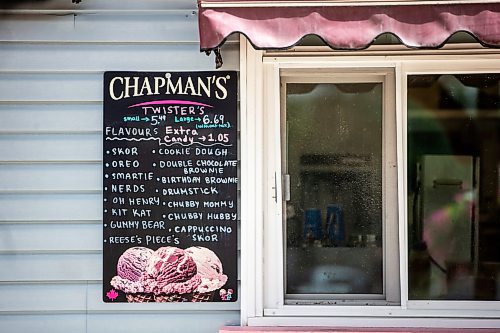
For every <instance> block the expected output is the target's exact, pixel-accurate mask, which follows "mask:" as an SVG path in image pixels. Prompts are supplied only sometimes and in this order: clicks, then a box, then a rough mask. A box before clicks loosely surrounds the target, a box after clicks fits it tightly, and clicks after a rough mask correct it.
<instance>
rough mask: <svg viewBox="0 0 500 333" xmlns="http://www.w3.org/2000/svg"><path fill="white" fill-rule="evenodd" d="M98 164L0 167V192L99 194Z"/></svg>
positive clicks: (100, 186) (100, 174) (100, 173)
mask: <svg viewBox="0 0 500 333" xmlns="http://www.w3.org/2000/svg"><path fill="white" fill-rule="evenodd" d="M101 188H102V166H101V164H100V163H94V164H90V163H85V164H78V163H69V164H53V163H37V164H0V192H1V191H9V192H10V191H36V190H43V191H52V190H55V191H100V190H101Z"/></svg>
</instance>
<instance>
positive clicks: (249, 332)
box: [219, 326, 500, 333]
mask: <svg viewBox="0 0 500 333" xmlns="http://www.w3.org/2000/svg"><path fill="white" fill-rule="evenodd" d="M457 331H460V332H467V333H468V332H470V333H472V332H477V333H499V332H500V329H498V328H460V329H457V328H404V327H401V328H397V327H396V328H392V327H391V328H378V327H377V328H365V327H363V328H353V327H261V326H252V327H249V326H245V327H240V326H226V327H222V328H221V329H220V330H219V333H235V332H245V333H451V332H457Z"/></svg>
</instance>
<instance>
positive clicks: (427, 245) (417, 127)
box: [407, 74, 500, 300]
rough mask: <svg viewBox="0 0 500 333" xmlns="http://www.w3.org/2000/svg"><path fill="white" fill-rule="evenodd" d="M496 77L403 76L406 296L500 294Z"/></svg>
mask: <svg viewBox="0 0 500 333" xmlns="http://www.w3.org/2000/svg"><path fill="white" fill-rule="evenodd" d="M499 81H500V75H499V74H464V75H451V74H446V75H411V76H408V100H407V107H408V173H407V177H408V179H407V181H408V223H409V225H408V230H409V254H408V256H409V260H408V261H409V276H408V279H409V290H408V291H409V299H411V300H500V251H499V250H498V243H499V241H500V219H499V216H500V211H499V201H500V195H499V193H500V192H499V190H500V186H499V185H500V177H499V168H500V164H499V155H500V146H499V142H500V140H499V137H500V131H499V130H500V111H499V108H500V86H499Z"/></svg>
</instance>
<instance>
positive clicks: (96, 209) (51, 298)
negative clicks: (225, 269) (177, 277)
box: [0, 0, 240, 333]
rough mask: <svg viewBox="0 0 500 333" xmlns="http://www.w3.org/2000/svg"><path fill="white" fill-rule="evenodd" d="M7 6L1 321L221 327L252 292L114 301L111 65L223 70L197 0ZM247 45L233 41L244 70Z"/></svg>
mask: <svg viewBox="0 0 500 333" xmlns="http://www.w3.org/2000/svg"><path fill="white" fill-rule="evenodd" d="M19 3H20V4H19V6H17V7H11V8H8V9H0V267H1V269H0V331H1V332H6V333H14V332H23V333H27V332H40V333H42V332H50V333H58V332H64V333H66V332H76V333H79V332H92V333H94V332H95V333H97V332H138V331H147V332H169V333H175V332H193V333H205V332H217V331H218V329H219V327H221V326H224V325H238V324H239V322H240V302H239V301H238V302H236V303H211V304H209V303H196V304H105V303H103V302H102V300H101V298H102V292H101V288H102V116H103V115H102V107H103V106H102V98H103V96H102V90H103V89H102V84H103V83H102V82H103V73H104V72H105V71H119V70H122V71H202V70H214V68H215V61H214V56H213V55H211V56H209V57H207V56H206V55H205V54H204V53H200V52H199V43H198V24H197V13H196V1H195V0H168V1H165V0H161V1H160V0H148V1H132V0H128V1H119V0H107V1H104V0H102V1H98V0H94V1H93V0H83V1H82V2H81V3H80V4H72V3H71V1H70V0H52V1H32V2H31V1H22V2H19ZM238 48H239V46H238V43H237V42H236V43H235V42H229V43H227V44H226V46H225V47H224V49H223V57H224V66H223V68H222V69H224V70H238V65H239V57H238Z"/></svg>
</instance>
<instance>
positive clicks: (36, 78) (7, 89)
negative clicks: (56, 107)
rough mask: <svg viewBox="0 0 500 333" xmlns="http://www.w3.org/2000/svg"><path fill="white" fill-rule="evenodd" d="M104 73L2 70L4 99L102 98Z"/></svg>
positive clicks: (92, 99)
mask: <svg viewBox="0 0 500 333" xmlns="http://www.w3.org/2000/svg"><path fill="white" fill-rule="evenodd" d="M102 78H103V75H102V74H98V73H92V74H87V73H85V74H84V73H81V74H56V73H50V74H35V73H27V74H5V73H3V74H0V91H1V92H2V93H1V95H0V96H1V97H0V98H1V100H3V101H22V102H27V101H37V100H38V101H40V100H41V101H89V100H90V101H94V100H102V89H103V88H102Z"/></svg>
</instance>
